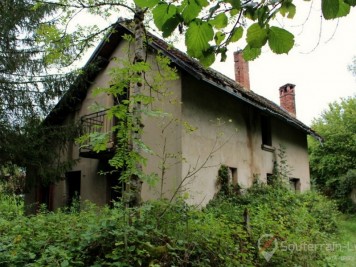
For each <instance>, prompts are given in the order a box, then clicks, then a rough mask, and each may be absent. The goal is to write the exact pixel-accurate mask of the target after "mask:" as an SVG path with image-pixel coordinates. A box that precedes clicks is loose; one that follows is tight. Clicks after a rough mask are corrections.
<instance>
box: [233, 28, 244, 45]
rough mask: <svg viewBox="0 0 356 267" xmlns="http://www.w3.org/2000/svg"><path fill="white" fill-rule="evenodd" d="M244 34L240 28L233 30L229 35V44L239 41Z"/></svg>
mask: <svg viewBox="0 0 356 267" xmlns="http://www.w3.org/2000/svg"><path fill="white" fill-rule="evenodd" d="M243 33H244V29H243V28H242V26H240V27H237V28H234V29H233V30H232V33H231V38H230V40H229V43H230V42H231V43H233V42H237V41H238V40H240V39H241V37H242V35H243Z"/></svg>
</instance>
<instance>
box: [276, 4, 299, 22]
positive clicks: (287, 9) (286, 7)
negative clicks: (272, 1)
mask: <svg viewBox="0 0 356 267" xmlns="http://www.w3.org/2000/svg"><path fill="white" fill-rule="evenodd" d="M296 11H297V8H296V6H295V5H294V4H293V3H289V2H284V3H283V4H282V6H281V7H280V9H279V12H280V13H281V15H282V16H283V17H285V16H286V15H287V14H288V15H287V18H289V19H292V18H294V16H295V13H296Z"/></svg>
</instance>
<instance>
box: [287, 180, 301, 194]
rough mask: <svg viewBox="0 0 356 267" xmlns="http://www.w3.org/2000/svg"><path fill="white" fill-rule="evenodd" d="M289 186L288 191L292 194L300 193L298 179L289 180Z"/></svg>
mask: <svg viewBox="0 0 356 267" xmlns="http://www.w3.org/2000/svg"><path fill="white" fill-rule="evenodd" d="M289 185H290V189H291V190H292V191H293V192H296V193H297V192H300V179H298V178H290V179H289Z"/></svg>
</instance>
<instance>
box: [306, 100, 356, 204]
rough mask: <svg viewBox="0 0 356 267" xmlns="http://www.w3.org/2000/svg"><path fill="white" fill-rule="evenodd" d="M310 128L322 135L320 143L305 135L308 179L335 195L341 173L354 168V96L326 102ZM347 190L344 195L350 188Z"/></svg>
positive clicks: (339, 186) (355, 128)
mask: <svg viewBox="0 0 356 267" xmlns="http://www.w3.org/2000/svg"><path fill="white" fill-rule="evenodd" d="M312 128H313V129H315V131H316V132H318V133H319V134H320V135H321V136H322V137H323V138H324V141H323V142H322V143H319V142H318V141H316V140H313V139H312V138H310V139H309V151H310V168H311V175H312V179H313V181H314V183H315V185H316V186H317V187H318V188H319V189H321V190H322V191H323V192H324V193H326V194H327V195H329V196H332V197H337V194H338V193H339V192H338V191H339V190H340V188H341V187H343V185H342V182H343V179H341V177H343V176H345V175H346V174H347V173H348V171H350V170H352V169H355V168H356V167H355V166H356V97H355V96H353V97H349V98H344V99H341V101H340V102H333V103H331V104H329V108H328V109H327V110H325V111H324V112H323V113H322V114H321V116H320V118H317V119H315V120H314V122H313V124H312ZM348 190H349V191H348V192H346V193H345V194H346V195H347V196H346V197H347V198H348V197H349V195H348V194H349V193H350V192H351V190H352V188H348ZM343 197H345V195H344V196H343Z"/></svg>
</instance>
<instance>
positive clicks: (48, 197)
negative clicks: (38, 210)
mask: <svg viewBox="0 0 356 267" xmlns="http://www.w3.org/2000/svg"><path fill="white" fill-rule="evenodd" d="M37 201H38V203H40V204H44V205H45V206H46V208H47V209H48V210H49V211H53V185H46V186H45V185H41V186H40V188H39V191H38V195H37Z"/></svg>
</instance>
